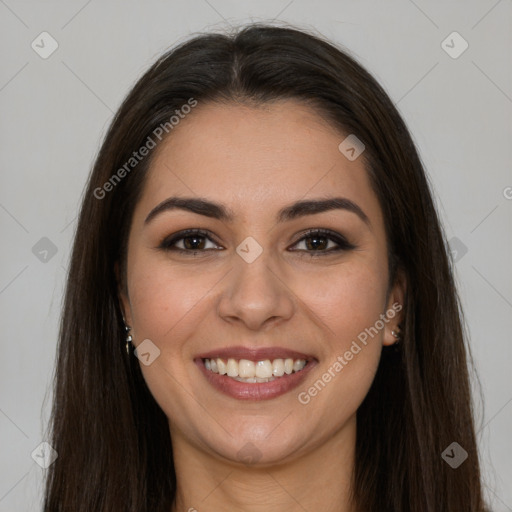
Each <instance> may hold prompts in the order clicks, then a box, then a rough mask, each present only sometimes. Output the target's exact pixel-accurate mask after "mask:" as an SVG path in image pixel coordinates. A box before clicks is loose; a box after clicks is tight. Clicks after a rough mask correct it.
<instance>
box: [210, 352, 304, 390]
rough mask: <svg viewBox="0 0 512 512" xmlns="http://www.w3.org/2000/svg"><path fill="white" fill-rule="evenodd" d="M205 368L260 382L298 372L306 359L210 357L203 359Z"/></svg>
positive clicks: (251, 381) (239, 379)
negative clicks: (256, 359) (255, 359)
mask: <svg viewBox="0 0 512 512" xmlns="http://www.w3.org/2000/svg"><path fill="white" fill-rule="evenodd" d="M203 362H204V366H205V368H206V369H207V370H209V371H211V372H213V373H217V374H219V375H227V376H228V377H231V378H232V379H234V380H237V381H239V382H248V383H252V384H254V383H261V382H272V381H273V380H275V379H278V378H281V377H283V376H284V375H290V374H292V373H297V372H300V371H301V370H302V369H303V368H304V367H305V366H306V363H307V361H306V360H305V359H292V358H290V357H289V358H286V359H284V358H279V359H274V360H270V359H264V360H261V361H251V360H250V359H239V360H237V359H234V358H228V359H227V360H225V359H221V358H212V359H207V358H205V359H204V360H203Z"/></svg>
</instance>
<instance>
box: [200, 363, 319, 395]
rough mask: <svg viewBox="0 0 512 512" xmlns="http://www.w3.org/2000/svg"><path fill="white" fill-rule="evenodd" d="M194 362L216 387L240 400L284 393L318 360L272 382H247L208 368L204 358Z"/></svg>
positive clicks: (302, 377)
mask: <svg viewBox="0 0 512 512" xmlns="http://www.w3.org/2000/svg"><path fill="white" fill-rule="evenodd" d="M194 362H195V363H196V364H197V366H198V367H199V369H200V370H201V371H202V372H203V374H204V376H205V377H206V378H207V380H208V382H209V383H210V384H211V385H212V386H213V387H214V388H216V389H217V390H219V391H220V392H222V393H224V394H225V395H228V396H230V397H232V398H236V399H238V400H270V399H271V398H276V397H278V396H280V395H284V394H285V393H288V392H289V391H291V390H292V389H294V388H296V387H297V386H299V385H300V384H301V382H302V381H303V380H304V379H305V378H306V376H307V375H308V373H309V372H310V371H311V369H312V368H313V367H314V366H315V365H316V363H317V362H316V360H310V361H308V363H307V364H306V366H305V367H304V368H303V369H302V370H300V371H298V372H294V373H291V374H290V375H286V374H285V375H283V376H282V377H277V378H276V379H275V380H273V381H271V382H254V383H251V382H247V383H246V382H239V381H237V380H234V379H232V378H231V377H228V376H227V375H220V374H219V373H214V372H212V371H210V370H207V369H206V367H205V365H204V362H203V360H202V359H196V360H195V361H194Z"/></svg>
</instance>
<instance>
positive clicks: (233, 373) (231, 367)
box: [226, 359, 238, 377]
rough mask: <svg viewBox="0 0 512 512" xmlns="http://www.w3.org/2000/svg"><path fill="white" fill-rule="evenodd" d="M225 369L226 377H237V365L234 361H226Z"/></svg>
mask: <svg viewBox="0 0 512 512" xmlns="http://www.w3.org/2000/svg"><path fill="white" fill-rule="evenodd" d="M226 369H227V371H228V377H238V363H237V362H236V361H235V359H228V364H227V367H226Z"/></svg>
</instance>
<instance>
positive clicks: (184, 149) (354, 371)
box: [121, 100, 403, 463]
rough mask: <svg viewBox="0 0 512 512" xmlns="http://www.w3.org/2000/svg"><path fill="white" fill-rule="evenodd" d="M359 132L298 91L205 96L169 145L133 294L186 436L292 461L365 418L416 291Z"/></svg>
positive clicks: (139, 248) (163, 402) (137, 247)
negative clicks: (399, 275) (392, 255)
mask: <svg viewBox="0 0 512 512" xmlns="http://www.w3.org/2000/svg"><path fill="white" fill-rule="evenodd" d="M345 137H346V135H344V134H342V133H340V132H339V131H338V130H337V129H335V128H334V127H333V126H331V125H330V124H328V123H327V122H325V121H323V120H322V118H321V117H319V116H318V115H317V113H316V112H315V111H314V110H312V109H310V108H309V107H306V106H303V105H301V104H300V103H298V102H295V101H291V100H290V101H288V100H287V101H280V102H278V103H274V104H267V105H265V106H263V107H257V108H254V107H247V106H240V105H219V104H199V105H198V106H197V107H196V108H195V109H194V111H193V112H192V113H191V114H190V115H189V116H187V117H186V118H185V119H184V120H182V121H181V122H180V124H179V125H178V126H176V127H175V128H174V129H173V131H172V133H171V136H170V137H169V138H168V139H167V140H165V141H164V142H163V143H162V145H161V146H160V147H159V148H158V153H157V154H156V155H155V157H156V158H155V160H154V161H153V163H152V166H151V168H150V170H149V172H148V175H147V181H146V183H145V187H144V190H143V193H142V196H141V198H140V201H139V202H138V203H137V205H136V207H135V211H134V217H133V220H132V225H131V230H130V236H129V244H128V255H127V293H126V294H124V293H121V301H122V307H123V311H124V315H125V319H126V322H127V324H128V325H130V326H131V327H132V335H133V340H134V344H135V345H136V346H139V345H140V344H141V343H144V345H141V346H140V347H139V349H138V353H140V354H144V356H143V357H141V360H140V361H139V363H140V367H141V370H142V373H143V375H144V378H145V380H146V382H147V384H148V387H149V389H150V391H151V393H152V394H153V396H154V397H155V399H156V401H157V402H158V404H159V405H160V407H161V408H162V410H163V411H164V413H165V414H166V415H167V417H168V419H169V425H170V430H171V437H172V438H173V443H178V442H179V443H186V444H188V445H189V446H193V447H194V448H195V449H197V450H200V451H201V452H203V453H204V454H207V455H209V456H213V457H217V458H220V459H228V460H231V461H238V460H241V459H246V458H247V456H248V457H249V458H252V459H257V460H259V462H260V463H265V462H268V463H271V462H277V461H281V462H284V461H288V460H292V459H294V458H296V457H300V456H301V455H304V454H306V453H308V452H312V451H313V450H315V448H318V447H319V446H320V445H322V444H325V443H328V442H329V441H330V440H333V439H336V438H337V437H338V436H340V435H342V433H343V431H344V429H347V428H349V426H351V428H353V427H354V421H355V414H356V411H357V408H358V407H359V405H360V404H361V402H362V401H363V399H364V397H365V395H366V393H367V391H368V389H369V387H370V385H371V383H372V380H373V378H374V375H375V372H376V369H377V366H378V362H379V358H380V355H381V350H382V346H383V345H390V344H392V343H394V342H395V341H396V339H395V337H394V336H393V335H392V333H391V331H392V330H393V329H394V330H397V324H398V323H399V322H400V318H401V313H400V312H399V309H400V306H396V304H397V303H400V304H402V299H403V289H402V287H401V286H400V285H398V284H397V285H395V286H394V287H393V288H392V289H391V292H390V293H389V294H388V293H387V292H388V277H389V276H388V260H387V246H386V236H385V231H384V222H383V217H382V212H381V209H380V206H379V203H378V200H377V198H376V196H375V194H374V193H373V191H372V189H371V187H370V182H369V178H368V175H367V172H366V170H365V168H364V162H363V157H364V153H363V155H362V156H360V157H358V158H357V159H355V160H349V159H348V158H346V157H345V155H344V154H342V153H341V152H340V150H339V149H338V146H339V144H340V143H341V142H342V141H343V140H344V139H345ZM170 198H178V199H180V198H181V199H182V200H183V199H185V198H191V199H201V200H203V201H207V202H208V203H215V205H213V206H212V205H210V204H208V205H205V204H203V203H198V202H196V203H195V205H194V204H193V203H192V202H186V201H182V202H181V203H180V202H179V201H176V200H175V201H174V202H172V201H171V202H169V201H168V200H169V199H170ZM326 200H331V201H330V203H329V202H327V203H325V201H326ZM336 200H337V201H336ZM304 201H306V202H307V203H303V204H302V207H301V206H300V205H297V204H296V203H298V202H304ZM321 201H324V203H323V207H322V203H321ZM187 205H188V206H187ZM155 208H157V209H156V210H155ZM222 213H223V214H225V215H221V214H222ZM184 230H193V231H192V232H188V233H184ZM195 230H199V232H195ZM393 304H395V306H393ZM219 359H220V362H219ZM287 360H288V361H287ZM262 361H263V362H262ZM290 372H291V373H290ZM251 376H252V377H251ZM240 379H242V380H240Z"/></svg>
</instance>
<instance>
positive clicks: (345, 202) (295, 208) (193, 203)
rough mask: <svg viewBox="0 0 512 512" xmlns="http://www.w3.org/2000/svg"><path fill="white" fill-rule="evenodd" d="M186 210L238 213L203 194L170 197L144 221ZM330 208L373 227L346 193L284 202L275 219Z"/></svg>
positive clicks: (218, 215)
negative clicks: (166, 213)
mask: <svg viewBox="0 0 512 512" xmlns="http://www.w3.org/2000/svg"><path fill="white" fill-rule="evenodd" d="M176 209H179V210H185V211H189V212H192V213H196V214H198V215H204V216H206V217H211V218H213V219H218V220H221V221H225V222H233V221H234V219H235V214H234V213H233V211H232V210H230V209H229V208H228V207H226V206H225V205H223V204H221V203H216V202H214V201H210V200H207V199H203V198H200V197H177V196H174V197H169V198H168V199H165V200H164V201H162V202H161V203H160V204H158V205H157V206H155V207H154V208H153V209H152V210H151V211H150V212H149V215H148V216H147V217H146V220H145V221H144V224H145V225H146V224H148V223H149V222H151V220H153V219H154V218H155V217H156V216H157V215H159V214H161V213H162V212H165V211H169V210H176ZM331 210H346V211H349V212H352V213H355V214H356V215H357V216H358V217H359V218H360V219H361V220H362V221H363V222H364V223H365V224H367V225H368V226H369V227H371V223H370V219H369V218H368V216H367V215H366V214H365V213H364V211H363V210H362V209H361V207H360V206H358V205H357V204H356V203H354V202H353V201H351V200H350V199H347V198H345V197H331V198H327V199H308V200H301V201H297V202H295V203H292V204H291V205H288V206H285V207H284V208H282V209H281V210H279V212H278V213H277V216H276V222H278V223H282V222H287V221H291V220H294V219H297V218H299V217H305V216H306V215H314V214H317V213H323V212H327V211H331Z"/></svg>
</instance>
